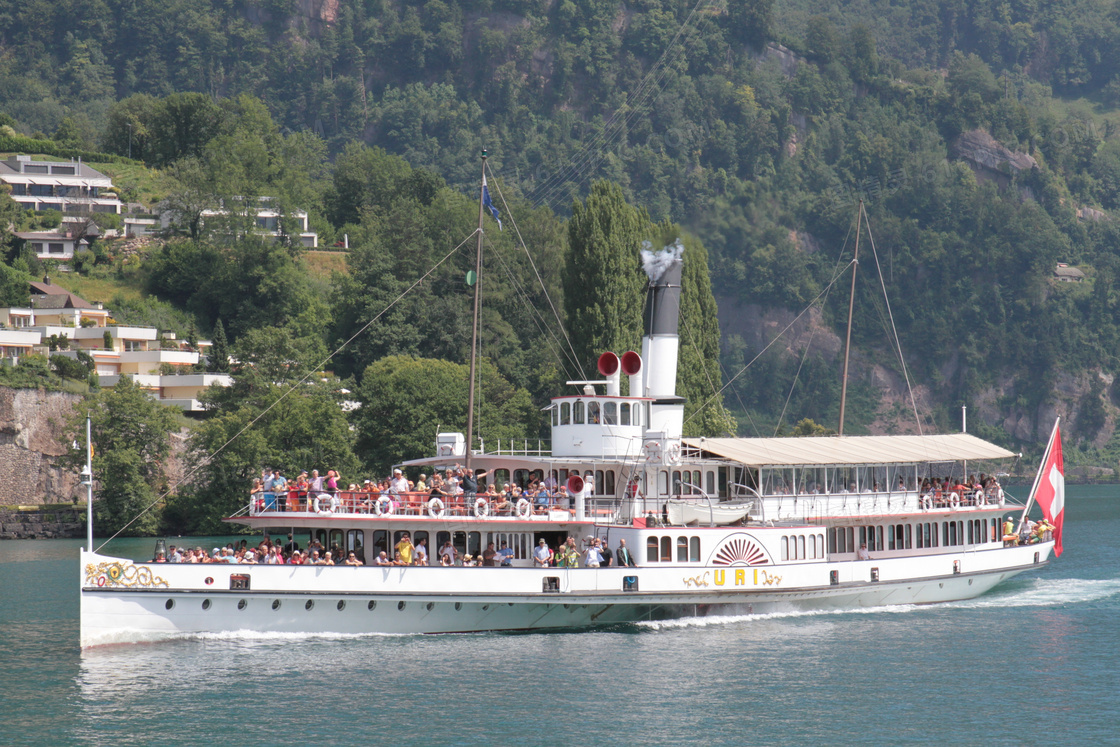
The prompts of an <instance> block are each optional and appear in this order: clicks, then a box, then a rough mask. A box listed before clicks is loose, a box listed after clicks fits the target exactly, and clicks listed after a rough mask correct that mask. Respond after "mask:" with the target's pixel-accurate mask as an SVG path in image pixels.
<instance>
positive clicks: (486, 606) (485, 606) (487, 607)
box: [482, 604, 490, 612]
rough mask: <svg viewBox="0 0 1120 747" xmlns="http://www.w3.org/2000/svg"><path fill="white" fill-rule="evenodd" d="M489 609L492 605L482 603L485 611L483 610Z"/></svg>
mask: <svg viewBox="0 0 1120 747" xmlns="http://www.w3.org/2000/svg"><path fill="white" fill-rule="evenodd" d="M488 609H490V605H488V604H484V605H482V611H483V612H485V611H486V610H488Z"/></svg>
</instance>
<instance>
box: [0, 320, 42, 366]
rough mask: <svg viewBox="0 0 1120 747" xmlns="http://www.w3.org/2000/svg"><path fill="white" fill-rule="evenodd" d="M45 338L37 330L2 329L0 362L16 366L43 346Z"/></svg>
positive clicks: (0, 329) (0, 328)
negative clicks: (24, 357) (20, 360)
mask: <svg viewBox="0 0 1120 747" xmlns="http://www.w3.org/2000/svg"><path fill="white" fill-rule="evenodd" d="M42 340H43V336H42V334H40V333H39V332H37V331H35V330H23V329H10V328H4V327H0V361H2V362H4V363H7V364H11V365H13V366H14V365H15V364H17V363H19V359H20V358H22V357H23V356H25V355H30V354H31V353H34V352H35V351H36V348H39V347H40V346H41V345H42Z"/></svg>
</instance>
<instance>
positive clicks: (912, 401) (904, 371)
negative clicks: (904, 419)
mask: <svg viewBox="0 0 1120 747" xmlns="http://www.w3.org/2000/svg"><path fill="white" fill-rule="evenodd" d="M861 209H863V210H864V212H863V215H864V217H866V216H867V210H866V209H864V208H862V207H861ZM865 222H867V221H865ZM867 238H868V239H869V240H870V241H871V255H872V256H873V257H875V269H876V270H878V272H879V285H880V286H882V288H883V301H884V302H885V303H886V304H887V314H888V316H889V317H890V320H891V332H893V333H894V344H895V352H897V353H898V361H899V363H900V364H901V365H902V376H903V378H904V379H905V380H906V391H907V392H908V393H909V394H910V406H911V407H912V408H913V409H914V422H915V423H917V425H918V435H919V436H920V435H922V421H921V419H920V418H919V417H918V401H917V399H915V398H914V388H913V387H912V386H911V385H910V373H909V371H908V370H907V368H906V359H905V358H904V357H903V355H902V341H901V340H899V338H898V329H897V328H896V327H895V324H894V312H892V311H891V301H890V299H889V298H887V284H886V281H885V280H884V279H883V268H882V267H881V266H880V265H879V254H878V252H877V251H876V250H875V239H874V237H872V235H871V223H870V222H867Z"/></svg>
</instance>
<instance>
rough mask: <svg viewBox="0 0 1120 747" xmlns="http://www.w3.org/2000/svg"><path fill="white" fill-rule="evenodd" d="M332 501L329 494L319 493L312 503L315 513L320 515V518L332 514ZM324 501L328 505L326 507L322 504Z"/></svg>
mask: <svg viewBox="0 0 1120 747" xmlns="http://www.w3.org/2000/svg"><path fill="white" fill-rule="evenodd" d="M330 500H331V497H330V495H328V494H327V493H318V494H316V496H315V498H314V499H312V501H311V509H312V510H313V511H314V512H315V513H317V514H319V515H320V516H323V515H325V514H329V513H330ZM322 501H326V504H325V505H324V504H323V503H322Z"/></svg>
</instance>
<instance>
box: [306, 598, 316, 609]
mask: <svg viewBox="0 0 1120 747" xmlns="http://www.w3.org/2000/svg"><path fill="white" fill-rule="evenodd" d="M303 608H304V609H305V610H307V611H308V612H310V611H311V610H312V609H314V608H315V600H314V599H308V600H307V603H306V604H305V605H303Z"/></svg>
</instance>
